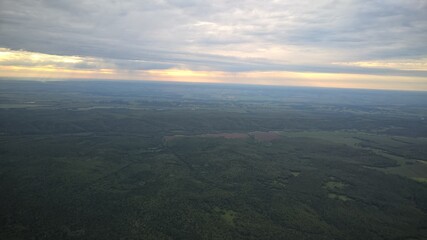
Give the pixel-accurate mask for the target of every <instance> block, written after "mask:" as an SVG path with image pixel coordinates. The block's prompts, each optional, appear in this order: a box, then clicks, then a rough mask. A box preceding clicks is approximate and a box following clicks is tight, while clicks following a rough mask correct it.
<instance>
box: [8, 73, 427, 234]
mask: <svg viewBox="0 0 427 240" xmlns="http://www.w3.org/2000/svg"><path fill="white" fill-rule="evenodd" d="M426 118H427V93H425V92H398V91H373V90H350V89H347V90H344V89H321V88H319V89H315V88H292V87H288V88H285V87H267V86H264V87H262V86H244V85H217V84H172V83H152V82H107V81H105V82H102V81H63V82H35V81H16V80H15V81H12V80H1V81H0V142H1V144H0V196H1V197H0V239H144V240H145V239H254V240H255V239H257V240H258V239H316V240H318V239H349V240H350V239H407V240H409V239H418V240H421V239H426V237H427V122H426V121H427V120H426Z"/></svg>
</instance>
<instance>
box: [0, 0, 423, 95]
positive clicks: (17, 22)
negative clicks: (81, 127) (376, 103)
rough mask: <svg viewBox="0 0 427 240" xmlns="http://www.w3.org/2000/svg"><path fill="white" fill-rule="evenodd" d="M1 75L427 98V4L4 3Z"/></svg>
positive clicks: (389, 0) (0, 6)
mask: <svg viewBox="0 0 427 240" xmlns="http://www.w3.org/2000/svg"><path fill="white" fill-rule="evenodd" d="M0 76H9V77H41V78H101V79H141V80H144V79H146V80H170V81H201V82H230V83H249V84H275V85H303V86H324V87H361V88H384V89H410V90H427V1H426V0H381V1H379V0H378V1H377V0H348V1H344V0H343V1H334V0H316V1H312V0H311V1H309V0H299V1H287V0H283V1H279V0H276V1H273V0H266V1H259V0H253V1H252V0H248V1H242V0H233V1H224V0H215V1H205V0H144V1H136V0H135V1H134V0H129V1H124V0H123V1H120V0H111V1H107V0H90V1H89V0H87V1H85V0H82V1H71V0H1V1H0Z"/></svg>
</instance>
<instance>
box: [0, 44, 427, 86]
mask: <svg viewBox="0 0 427 240" xmlns="http://www.w3.org/2000/svg"><path fill="white" fill-rule="evenodd" d="M338 64H343V65H352V64H353V65H366V66H369V67H378V66H381V67H384V65H387V63H382V62H373V63H363V62H359V63H338ZM387 66H388V67H390V68H393V67H394V68H397V67H400V68H402V69H405V67H406V68H411V69H414V68H416V69H418V70H425V66H426V64H425V62H424V60H420V61H418V62H408V63H407V64H405V63H402V62H394V63H390V64H388V65H387ZM402 66H403V67H402ZM0 77H25V78H47V79H50V78H51V79H90V78H93V79H108V80H152V81H174V82H205V83H238V84H256V85H280V86H308V87H338V88H368V89H389V90H422V91H427V84H426V79H425V78H422V77H410V76H383V75H370V74H351V73H322V72H296V71H244V72H225V71H213V70H211V71H207V70H204V71H200V70H191V69H186V68H183V69H179V68H167V69H147V70H126V69H125V70H123V69H119V68H118V67H117V66H114V65H112V64H110V63H108V62H106V61H104V60H102V59H98V58H92V57H79V56H59V55H51V54H43V53H34V52H28V51H22V50H21V51H16V50H10V49H5V48H0Z"/></svg>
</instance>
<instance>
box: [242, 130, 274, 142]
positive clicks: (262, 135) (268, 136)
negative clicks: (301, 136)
mask: <svg viewBox="0 0 427 240" xmlns="http://www.w3.org/2000/svg"><path fill="white" fill-rule="evenodd" d="M249 134H250V135H251V136H253V137H254V138H255V140H257V141H260V142H271V141H273V140H276V139H279V138H280V137H281V136H280V134H278V133H277V132H251V133H249Z"/></svg>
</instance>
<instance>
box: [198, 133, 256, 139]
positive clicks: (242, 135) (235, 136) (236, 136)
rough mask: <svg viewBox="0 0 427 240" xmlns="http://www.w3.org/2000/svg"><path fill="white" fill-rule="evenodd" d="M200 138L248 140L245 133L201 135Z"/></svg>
mask: <svg viewBox="0 0 427 240" xmlns="http://www.w3.org/2000/svg"><path fill="white" fill-rule="evenodd" d="M200 136H201V137H213V138H217V137H222V138H226V139H247V138H249V136H248V134H246V133H210V134H202V135H200Z"/></svg>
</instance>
